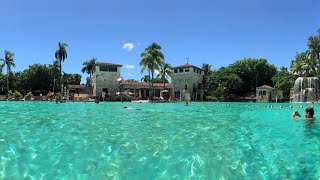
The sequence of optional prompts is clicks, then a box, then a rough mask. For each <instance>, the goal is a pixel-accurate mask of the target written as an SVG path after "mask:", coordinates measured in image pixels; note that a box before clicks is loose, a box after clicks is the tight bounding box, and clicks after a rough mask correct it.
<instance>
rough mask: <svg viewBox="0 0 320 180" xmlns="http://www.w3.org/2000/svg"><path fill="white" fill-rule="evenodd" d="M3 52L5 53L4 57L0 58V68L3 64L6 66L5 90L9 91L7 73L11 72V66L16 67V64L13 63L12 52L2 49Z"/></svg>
mask: <svg viewBox="0 0 320 180" xmlns="http://www.w3.org/2000/svg"><path fill="white" fill-rule="evenodd" d="M4 54H5V58H4V59H0V61H2V63H3V64H2V65H1V69H2V67H4V66H5V65H6V66H7V91H8V93H9V75H10V73H11V67H16V65H15V64H14V59H13V56H14V54H13V53H12V52H10V51H4Z"/></svg>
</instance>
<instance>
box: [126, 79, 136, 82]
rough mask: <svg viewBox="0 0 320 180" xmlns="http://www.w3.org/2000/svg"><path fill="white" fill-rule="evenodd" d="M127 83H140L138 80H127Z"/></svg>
mask: <svg viewBox="0 0 320 180" xmlns="http://www.w3.org/2000/svg"><path fill="white" fill-rule="evenodd" d="M126 81H127V82H139V81H138V80H135V79H127V80H126Z"/></svg>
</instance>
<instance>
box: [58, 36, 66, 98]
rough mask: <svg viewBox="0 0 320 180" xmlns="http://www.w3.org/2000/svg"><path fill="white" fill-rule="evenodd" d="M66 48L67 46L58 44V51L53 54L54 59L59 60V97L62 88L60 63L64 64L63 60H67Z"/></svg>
mask: <svg viewBox="0 0 320 180" xmlns="http://www.w3.org/2000/svg"><path fill="white" fill-rule="evenodd" d="M67 47H68V45H67V44H66V43H61V42H59V43H58V50H57V51H56V53H55V57H56V59H58V60H59V65H60V80H59V86H60V88H61V95H63V86H62V62H64V60H65V59H67V57H68V54H67Z"/></svg>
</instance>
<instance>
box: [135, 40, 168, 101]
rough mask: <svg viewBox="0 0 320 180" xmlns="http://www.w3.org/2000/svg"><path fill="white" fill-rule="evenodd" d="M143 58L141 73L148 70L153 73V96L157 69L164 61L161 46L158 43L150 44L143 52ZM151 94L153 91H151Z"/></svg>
mask: <svg viewBox="0 0 320 180" xmlns="http://www.w3.org/2000/svg"><path fill="white" fill-rule="evenodd" d="M141 57H142V60H141V61H140V66H142V68H141V74H142V73H143V72H144V71H145V70H147V71H148V73H149V75H150V74H151V90H152V96H153V83H154V73H155V70H158V71H159V70H160V66H161V64H163V62H164V55H163V54H162V51H161V46H160V45H158V44H157V43H152V44H151V45H149V46H148V47H147V48H146V49H145V52H143V53H141ZM150 95H151V93H150ZM150 95H149V96H150Z"/></svg>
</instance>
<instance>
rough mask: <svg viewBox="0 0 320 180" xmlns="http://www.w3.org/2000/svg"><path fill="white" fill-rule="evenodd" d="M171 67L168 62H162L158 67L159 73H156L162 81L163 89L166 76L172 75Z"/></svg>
mask: <svg viewBox="0 0 320 180" xmlns="http://www.w3.org/2000/svg"><path fill="white" fill-rule="evenodd" d="M172 70H173V68H172V66H171V65H170V64H168V63H164V64H162V65H161V67H160V71H159V74H158V75H157V78H161V79H162V81H163V90H165V88H166V78H168V77H170V78H172V77H173V71H172Z"/></svg>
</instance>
